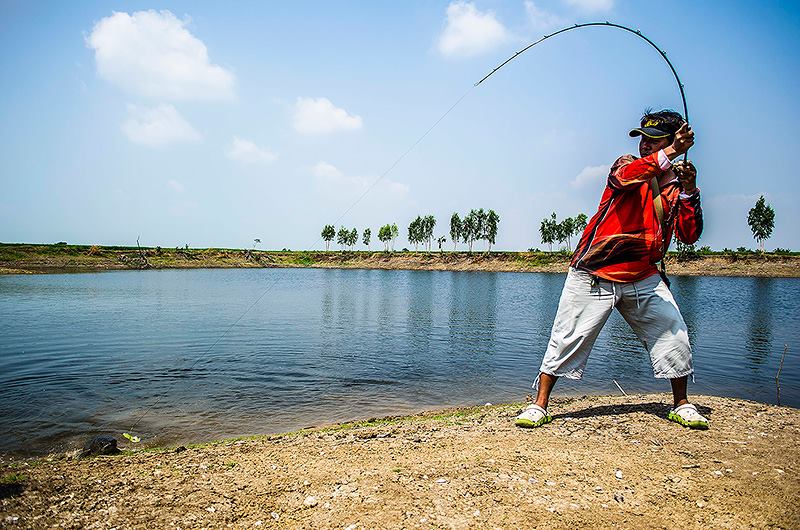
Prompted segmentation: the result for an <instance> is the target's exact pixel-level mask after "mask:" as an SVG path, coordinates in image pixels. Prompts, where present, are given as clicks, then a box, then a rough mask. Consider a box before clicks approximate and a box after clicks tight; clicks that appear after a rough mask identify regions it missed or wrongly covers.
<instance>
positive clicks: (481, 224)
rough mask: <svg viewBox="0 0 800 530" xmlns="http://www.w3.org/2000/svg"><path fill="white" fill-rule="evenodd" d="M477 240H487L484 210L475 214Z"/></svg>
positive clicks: (481, 209)
mask: <svg viewBox="0 0 800 530" xmlns="http://www.w3.org/2000/svg"><path fill="white" fill-rule="evenodd" d="M475 239H478V240H481V239H486V212H484V211H483V208H480V209H479V210H478V211H477V212H475Z"/></svg>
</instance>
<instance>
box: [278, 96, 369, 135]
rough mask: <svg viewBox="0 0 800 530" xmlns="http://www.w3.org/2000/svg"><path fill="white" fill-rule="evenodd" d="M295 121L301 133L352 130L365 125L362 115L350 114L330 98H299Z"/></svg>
mask: <svg viewBox="0 0 800 530" xmlns="http://www.w3.org/2000/svg"><path fill="white" fill-rule="evenodd" d="M293 121H294V129H295V130H296V131H297V132H299V133H301V134H328V133H332V132H336V131H352V130H356V129H360V128H361V127H362V125H363V122H362V120H361V116H353V115H350V114H348V113H347V111H346V110H344V109H340V108H339V107H337V106H336V105H334V104H333V103H331V101H330V100H329V99H328V98H302V97H300V98H297V101H296V102H295V105H294V119H293Z"/></svg>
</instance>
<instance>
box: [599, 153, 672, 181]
mask: <svg viewBox="0 0 800 530" xmlns="http://www.w3.org/2000/svg"><path fill="white" fill-rule="evenodd" d="M663 173H664V170H663V169H661V165H660V164H659V160H658V153H653V154H652V155H647V156H645V157H643V158H635V157H634V156H633V155H624V156H621V157H619V158H618V159H617V161H616V162H614V165H613V166H611V171H610V172H609V175H608V185H609V187H610V188H612V189H615V190H621V189H625V188H628V187H632V186H637V185H639V184H642V183H643V182H650V180H652V178H653V177H658V176H660V175H662V174H663Z"/></svg>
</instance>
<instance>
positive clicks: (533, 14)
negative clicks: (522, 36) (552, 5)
mask: <svg viewBox="0 0 800 530" xmlns="http://www.w3.org/2000/svg"><path fill="white" fill-rule="evenodd" d="M525 12H526V13H527V14H528V20H529V21H530V24H531V26H533V27H534V28H535V29H537V30H546V29H551V28H555V27H559V26H566V25H567V21H566V19H565V18H562V17H560V16H558V15H556V14H554V13H551V12H550V11H547V10H546V9H542V8H541V7H539V6H538V5H536V4H535V3H534V2H533V1H531V0H526V1H525Z"/></svg>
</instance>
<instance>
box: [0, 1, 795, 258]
mask: <svg viewBox="0 0 800 530" xmlns="http://www.w3.org/2000/svg"><path fill="white" fill-rule="evenodd" d="M594 20H601V21H603V20H611V21H614V22H618V23H621V24H627V25H631V26H634V27H636V28H639V29H641V30H642V32H643V33H644V34H646V35H647V36H649V37H650V38H651V39H653V40H654V41H655V42H657V43H658V44H659V45H660V46H661V47H662V48H664V49H665V50H666V51H667V53H668V55H669V57H670V58H671V60H672V61H673V62H674V63H675V66H676V68H677V69H678V72H679V74H680V75H681V78H682V79H683V81H684V84H685V85H686V95H687V98H688V104H689V114H690V119H691V122H692V124H693V126H694V128H695V131H696V136H697V143H696V147H695V148H694V149H693V150H692V152H691V158H692V159H693V160H694V161H695V162H696V164H697V166H698V170H699V185H700V187H701V189H702V197H703V206H704V211H705V215H706V229H705V233H704V235H703V237H702V238H701V241H700V244H701V245H710V246H712V247H713V248H723V247H738V246H742V245H744V246H748V247H754V246H755V243H754V242H753V240H752V237H751V235H750V232H749V229H748V227H747V224H746V216H747V210H748V209H749V208H750V207H752V205H753V204H754V203H755V201H756V199H757V198H758V196H759V195H761V194H764V195H765V196H766V197H767V199H768V201H769V202H770V203H771V204H772V205H773V206H774V208H775V210H776V228H775V232H774V235H773V238H772V239H771V240H769V241H768V243H767V248H774V247H776V246H779V247H784V248H787V247H788V248H793V249H798V248H800V236H798V231H797V230H796V227H797V226H800V213H798V208H797V206H796V205H797V204H798V203H800V202H799V200H800V197H798V185H797V184H796V179H797V173H798V171H797V169H796V167H797V162H796V160H797V148H796V139H795V138H794V137H793V136H792V135H791V134H790V133H791V132H792V131H794V130H795V129H796V128H797V127H796V124H797V123H798V122H799V121H800V112H799V109H800V105H798V103H797V93H798V92H797V91H798V87H799V86H800V83H799V82H798V81H800V68H798V67H799V66H800V65H799V64H798V59H797V55H796V53H794V52H795V50H796V49H797V47H798V44H800V42H798V41H799V40H800V39H798V36H799V35H800V8H798V5H797V4H795V3H791V2H784V3H777V2H734V1H726V2H670V3H669V4H664V3H655V2H634V1H622V0H552V1H545V0H538V1H536V0H535V1H533V2H531V1H528V2H525V1H509V2H497V1H475V2H451V3H448V2H404V3H397V2H348V3H335V2H313V3H309V2H282V3H264V2H238V3H220V2H214V3H212V2H161V3H150V2H147V3H146V2H80V3H72V2H71V3H61V2H38V3H37V2H22V1H7V0H3V1H1V2H0V49H2V54H0V70H1V71H2V72H3V79H4V82H3V83H2V85H0V114H2V116H3V119H2V121H1V122H0V178H1V179H2V192H1V193H0V241H4V242H56V241H61V240H64V241H68V242H70V243H85V244H135V241H136V237H137V236H141V241H142V243H143V244H148V245H162V246H176V245H181V246H182V245H184V244H187V243H188V244H189V245H191V246H224V247H243V246H250V245H252V240H253V238H256V237H257V238H260V239H261V240H262V242H263V243H262V245H261V248H276V249H280V248H284V247H287V248H292V249H300V248H309V247H311V246H312V245H313V244H315V243H316V242H317V241H318V238H319V232H320V229H321V227H322V225H323V224H326V223H334V222H336V224H337V225H346V226H348V227H353V226H355V227H357V228H358V229H359V231H360V230H362V229H363V228H365V227H367V226H369V227H371V228H372V231H373V234H376V233H377V228H378V227H379V226H380V225H382V224H384V223H392V222H395V223H397V224H398V225H399V226H400V227H401V234H402V237H401V240H400V241H399V245H400V246H405V245H406V244H407V243H406V242H405V239H404V238H405V227H406V226H407V225H408V223H409V222H410V221H411V220H412V219H413V218H414V217H416V216H417V215H420V214H433V215H435V216H436V218H437V221H438V225H437V229H436V231H435V232H436V234H437V235H439V234H440V233H441V234H446V233H447V232H448V222H449V218H450V215H451V214H452V212H453V211H458V212H461V213H464V212H467V211H469V209H471V208H480V207H483V208H493V209H494V210H496V211H497V212H498V213H499V214H500V216H501V221H500V231H499V234H498V240H497V245H496V248H498V249H508V250H523V249H527V248H529V247H543V245H542V244H541V242H540V240H539V236H538V226H539V221H540V220H541V219H542V218H543V217H545V216H547V215H549V213H550V212H552V211H555V212H557V213H558V215H559V217H562V216H566V215H575V214H577V213H579V212H585V213H587V214H589V215H591V214H593V213H594V211H595V210H596V208H597V202H598V200H599V197H600V193H601V191H602V187H603V177H604V173H605V171H606V169H607V167H608V166H609V165H610V164H611V163H612V162H613V161H614V159H615V158H616V157H617V156H619V155H620V154H623V153H629V152H634V153H635V152H636V143H635V141H633V140H631V139H630V138H628V136H627V134H626V133H627V131H628V130H629V129H630V128H631V127H632V126H634V125H636V124H637V122H638V118H639V116H640V115H641V113H642V111H643V110H644V109H645V108H646V107H654V108H662V107H673V108H677V109H680V107H681V103H680V97H679V93H678V90H677V87H676V86H675V84H674V80H673V79H672V77H671V73H670V72H669V69H668V67H667V66H666V64H665V63H664V62H663V61H662V60H661V58H660V57H659V56H658V54H657V53H656V52H655V50H653V49H652V48H650V47H649V46H648V45H647V44H646V43H645V42H644V41H641V40H640V39H637V38H636V37H634V36H632V35H630V34H627V33H625V32H622V31H619V30H613V29H608V28H588V29H583V30H578V31H574V32H569V33H567V34H564V35H561V36H558V37H555V38H553V39H552V40H549V41H547V42H545V43H544V44H542V45H540V46H538V47H536V48H534V49H532V50H530V51H529V52H527V53H526V54H525V55H523V56H521V57H519V58H518V59H517V60H516V61H514V62H512V63H511V64H509V65H508V66H506V67H505V68H504V69H503V70H501V71H500V72H498V73H497V74H495V76H493V77H492V78H491V79H490V80H489V81H487V82H486V83H484V84H483V85H481V86H480V87H478V88H476V89H474V90H471V91H469V93H468V95H467V97H466V98H465V99H464V100H463V101H462V102H461V104H460V105H458V106H457V107H456V108H455V109H454V110H453V111H452V112H451V113H450V114H449V115H448V116H447V117H446V118H445V119H444V120H443V121H442V122H441V123H440V124H439V126H438V127H436V128H435V129H434V130H433V131H432V132H431V133H430V134H429V135H428V136H427V137H426V138H425V139H424V140H423V141H422V142H421V143H420V144H419V145H418V146H417V147H416V148H415V149H414V150H413V151H411V152H410V153H409V154H408V156H406V157H405V158H404V159H403V160H402V161H401V162H400V163H399V164H398V165H397V166H396V167H395V168H394V169H393V170H392V171H391V172H390V173H389V174H388V175H386V176H385V177H384V178H383V179H382V180H381V181H380V182H378V184H376V185H375V186H374V187H373V188H372V189H371V191H370V192H369V193H368V194H367V195H366V196H365V197H364V199H363V200H362V201H361V202H359V203H358V204H357V205H356V206H355V207H353V208H352V209H351V210H350V211H349V212H348V213H347V214H346V215H344V217H343V218H341V219H339V218H340V216H342V214H343V213H344V212H345V211H347V210H348V207H350V206H351V205H352V204H353V203H354V201H356V199H357V198H358V197H359V196H361V195H362V193H363V192H364V191H365V189H367V188H368V187H369V186H370V185H371V183H372V182H374V181H375V179H377V178H378V176H379V175H381V174H382V173H383V172H384V171H386V169H387V168H389V167H390V166H391V164H392V163H393V162H394V161H395V160H396V159H397V158H398V157H399V156H400V155H401V154H402V153H403V152H405V151H406V150H407V149H408V148H409V146H411V145H412V144H413V142H414V141H415V140H417V139H418V138H419V137H420V136H421V135H422V134H423V133H424V132H425V131H426V130H427V129H428V128H429V127H430V126H431V125H432V124H433V122H434V121H435V120H436V119H437V118H438V117H439V116H441V114H442V113H443V112H444V111H445V110H447V108H449V106H450V105H452V104H453V103H454V102H455V101H456V100H457V99H458V98H459V97H460V96H461V95H463V94H464V93H465V92H467V91H468V90H469V88H470V86H471V85H472V84H473V83H474V82H475V81H477V80H478V79H480V78H481V77H482V76H483V75H485V74H486V73H488V71H489V70H491V68H493V67H494V66H495V65H496V64H498V63H499V62H501V61H502V60H504V59H505V58H506V57H508V56H509V55H510V54H512V53H513V52H514V51H516V50H517V49H519V48H521V47H523V46H524V45H526V44H527V43H529V42H531V41H533V40H535V39H537V38H538V37H540V36H541V35H543V34H544V33H548V32H550V31H552V30H554V29H558V28H559V27H561V26H563V25H568V24H572V23H578V22H586V21H594ZM783 131H787V132H786V133H784V132H783ZM448 245H449V244H448ZM462 246H463V245H462ZM319 247H320V245H319V244H318V243H317V248H319ZM377 247H378V245H377V244H373V248H377Z"/></svg>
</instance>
